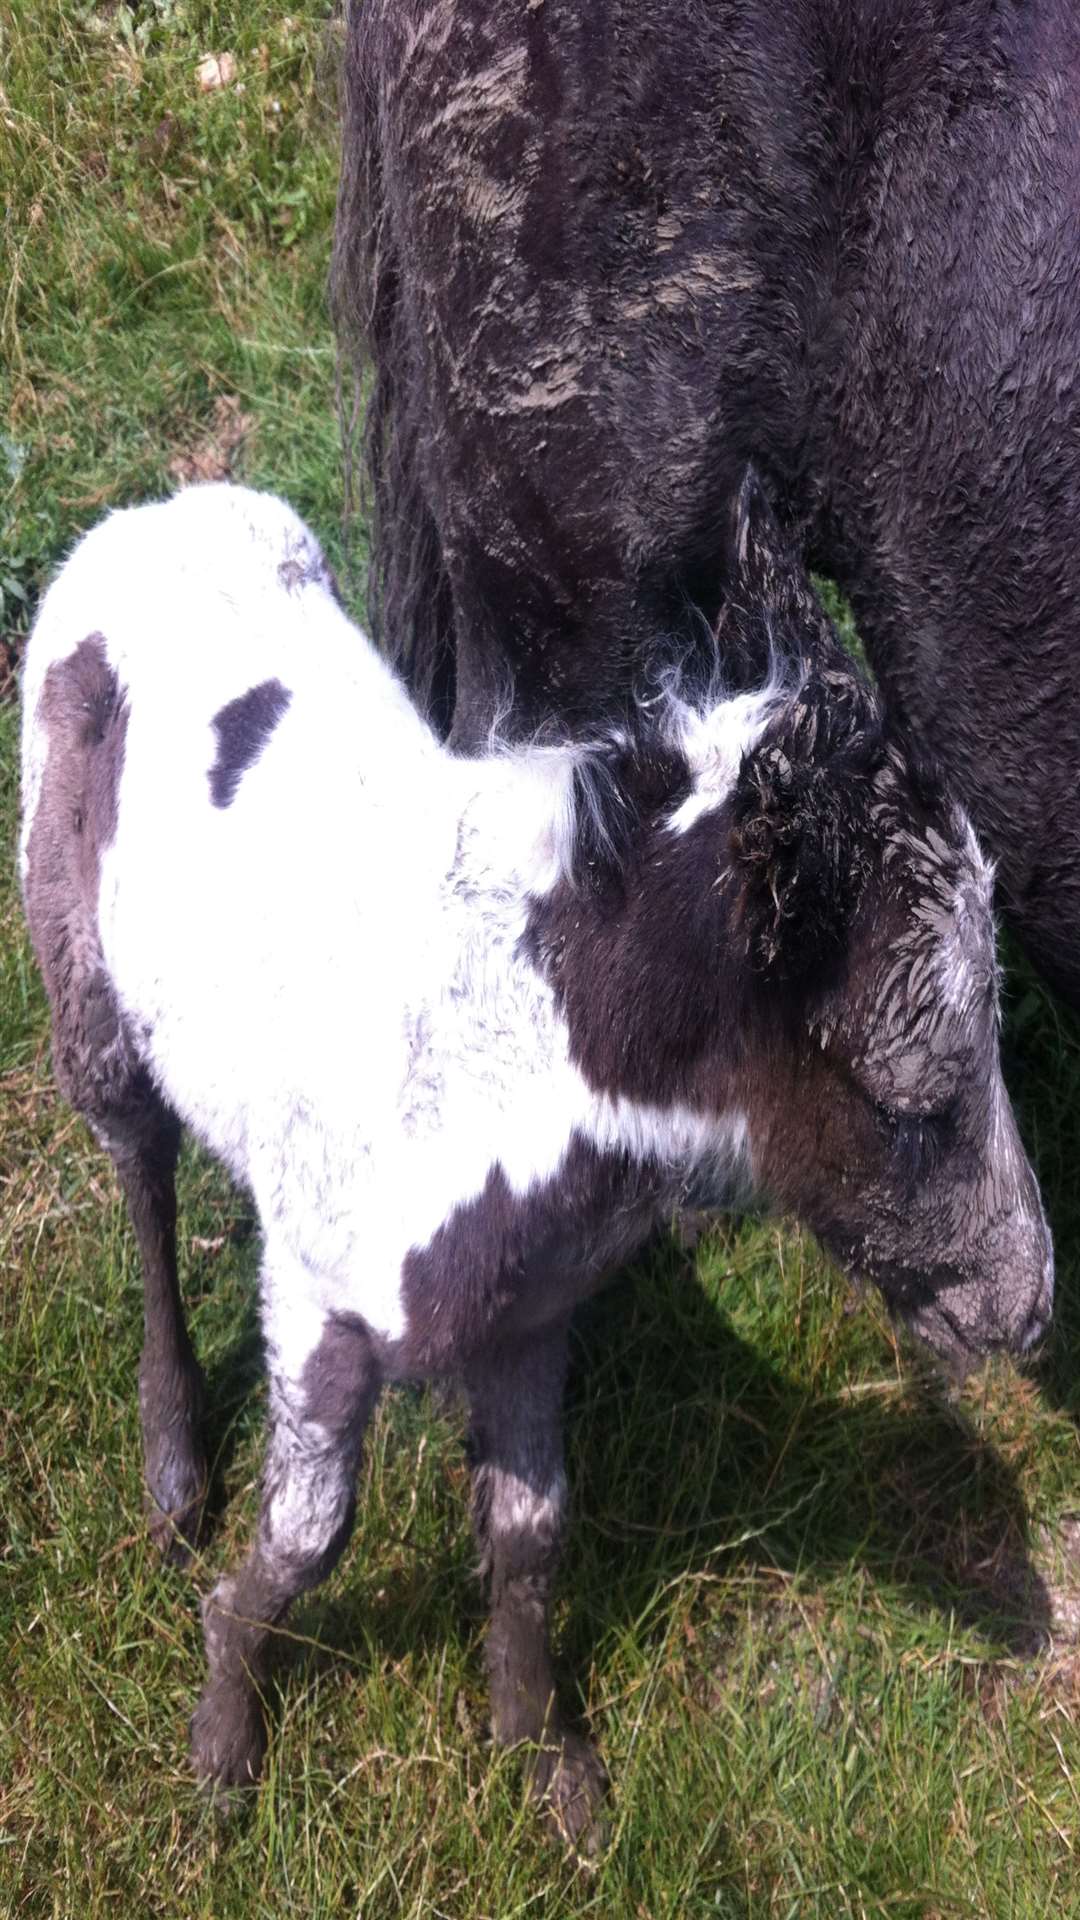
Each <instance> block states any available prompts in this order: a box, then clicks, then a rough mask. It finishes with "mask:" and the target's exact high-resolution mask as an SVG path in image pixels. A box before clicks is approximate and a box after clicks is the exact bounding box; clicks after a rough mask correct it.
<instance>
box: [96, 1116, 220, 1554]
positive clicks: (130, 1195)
mask: <svg viewBox="0 0 1080 1920" xmlns="http://www.w3.org/2000/svg"><path fill="white" fill-rule="evenodd" d="M106 1137H107V1140H108V1145H109V1151H110V1153H111V1154H112V1157H113V1160H114V1162H115V1165H116V1171H117V1174H118V1175H119V1179H120V1185H121V1187H122V1188H123V1191H124V1197H125V1199H126V1200H127V1204H128V1211H129V1212H130V1214H131V1219H132V1224H133V1226H134V1228H135V1237H136V1239H137V1241H138V1244H139V1253H140V1255H141V1258H142V1277H143V1350H142V1360H141V1362H140V1365H139V1412H140V1414H141V1417H142V1435H143V1461H144V1471H145V1474H146V1485H147V1489H148V1492H149V1496H150V1498H149V1503H148V1521H149V1527H150V1534H151V1538H152V1539H153V1540H154V1542H155V1544H156V1545H157V1546H158V1547H159V1548H160V1549H161V1552H162V1553H163V1555H164V1556H165V1558H166V1559H169V1560H172V1561H173V1562H174V1563H176V1564H177V1565H182V1564H183V1562H184V1561H185V1560H186V1559H187V1557H188V1550H189V1547H190V1546H191V1545H193V1544H194V1542H195V1540H196V1539H197V1537H198V1532H199V1525H200V1522H201V1519H202V1510H203V1502H204V1500H205V1498H206V1456H205V1454H204V1452H203V1447H202V1440H201V1436H200V1431H199V1429H200V1423H201V1420H202V1412H203V1401H204V1397H205V1389H204V1382H203V1375H202V1369H201V1368H200V1366H199V1363H198V1361H197V1360H196V1358H195V1355H194V1353H193V1351H192V1347H191V1341H190V1340H189V1338H188V1331H187V1327H186V1325H185V1323H184V1309H183V1306H182V1304H181V1300H180V1285H179V1281H178V1279H177V1272H176V1181H175V1173H176V1157H177V1153H178V1151H179V1147H180V1123H179V1121H178V1120H177V1119H176V1117H175V1115H174V1114H172V1113H170V1112H169V1110H168V1108H167V1107H165V1106H164V1105H163V1104H162V1103H161V1102H160V1101H158V1100H157V1098H156V1096H154V1095H152V1094H149V1093H147V1094H145V1096H144V1098H143V1100H142V1102H141V1105H140V1112H139V1118H138V1125H137V1126H132V1127H130V1128H128V1127H124V1128H122V1129H121V1128H117V1126H116V1125H115V1123H114V1124H113V1125H112V1126H111V1127H110V1128H109V1129H108V1133H107V1136H106Z"/></svg>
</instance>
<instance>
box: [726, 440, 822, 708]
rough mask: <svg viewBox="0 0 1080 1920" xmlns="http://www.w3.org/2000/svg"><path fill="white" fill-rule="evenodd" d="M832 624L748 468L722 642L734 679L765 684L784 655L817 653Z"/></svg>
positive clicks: (736, 514) (732, 546)
mask: <svg viewBox="0 0 1080 1920" xmlns="http://www.w3.org/2000/svg"><path fill="white" fill-rule="evenodd" d="M824 624H825V623H824V617H823V615H822V610H821V607H820V606H819V604H818V601H817V599H816V598H815V595H814V591H813V588H812V587H811V585H810V580H809V577H808V575H807V572H806V569H805V567H804V566H803V563H802V561H801V559H800V557H799V554H798V552H797V550H796V548H795V546H794V544H793V542H792V541H791V540H790V539H789V538H788V537H787V536H786V535H785V534H784V532H783V531H782V529H781V527H780V523H779V521H778V520H777V518H776V514H775V513H774V511H773V508H772V506H771V504H770V502H769V498H768V495H767V494H766V492H765V489H764V487H763V486H762V483H761V480H760V479H759V477H758V473H757V470H756V468H755V467H752V466H750V467H747V469H746V472H745V474H744V475H743V480H742V485H741V486H740V488H739V491H738V494H737V496H736V499H735V503H734V507H733V510H732V516H731V526H730V534H729V540H728V549H727V593H726V597H725V603H724V610H723V612H722V614H721V629H722V630H721V632H720V633H719V634H718V636H717V637H718V641H719V644H720V647H721V650H722V652H723V653H724V654H725V655H727V656H728V658H727V660H726V661H725V666H727V667H728V669H729V671H728V676H727V677H728V678H729V680H733V681H735V682H736V683H738V684H741V683H742V682H743V681H745V682H746V683H747V684H748V685H752V684H754V683H755V682H760V681H761V680H764V679H765V678H766V677H767V676H768V674H769V671H770V668H771V666H772V664H773V662H774V660H775V659H776V658H777V657H778V656H783V657H790V656H791V655H792V654H795V655H798V654H801V653H804V652H809V651H810V650H811V648H812V647H813V645H814V644H815V642H816V640H817V639H818V638H819V637H820V636H821V633H822V628H823V626H824ZM732 668H734V669H735V671H734V672H732V671H731V669H732Z"/></svg>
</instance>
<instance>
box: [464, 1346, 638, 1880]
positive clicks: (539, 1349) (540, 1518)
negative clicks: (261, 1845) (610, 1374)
mask: <svg viewBox="0 0 1080 1920" xmlns="http://www.w3.org/2000/svg"><path fill="white" fill-rule="evenodd" d="M566 1333H567V1323H566V1322H565V1321H563V1322H560V1323H559V1325H558V1326H556V1327H553V1328H548V1329H546V1330H545V1331H543V1332H541V1333H539V1334H533V1335H530V1336H528V1337H527V1338H524V1339H522V1340H521V1341H520V1342H515V1343H513V1344H510V1343H507V1344H506V1345H502V1346H499V1347H496V1348H494V1349H493V1350H492V1351H491V1352H490V1353H488V1354H486V1355H485V1356H484V1358H483V1360H482V1361H477V1362H474V1363H473V1365H472V1366H471V1367H470V1368H469V1370H468V1373H467V1376H466V1383H467V1386H468V1391H469V1404H470V1411H471V1416H472V1431H471V1435H470V1456H471V1463H472V1471H473V1525H474V1527H475V1530H476V1536H477V1541H478V1544H479V1546H480V1550H481V1554H482V1557H483V1567H484V1571H485V1573H486V1574H487V1576H488V1579H489V1582H490V1591H491V1625H490V1628H489V1630H488V1638H487V1665H488V1676H489V1679H490V1683H491V1721H492V1732H493V1733H494V1736H495V1740H496V1742H497V1744H498V1745H499V1746H518V1745H527V1746H528V1747H529V1748H530V1749H531V1751H530V1752H529V1753H528V1754H527V1755H526V1760H525V1766H526V1776H527V1780H528V1785H529V1790H530V1792H531V1793H532V1794H533V1796H534V1797H535V1798H536V1799H537V1800H538V1801H540V1802H541V1803H542V1804H543V1805H544V1807H545V1808H546V1810H547V1812H548V1814H549V1816H550V1818H551V1819H552V1821H553V1822H554V1824H555V1826H556V1828H557V1829H558V1830H559V1832H560V1834H561V1835H563V1836H564V1837H565V1838H567V1839H569V1840H570V1841H572V1842H573V1843H575V1844H576V1845H578V1846H580V1847H582V1848H583V1849H585V1850H586V1851H591V1850H593V1849H594V1848H595V1847H596V1846H597V1845H598V1844H599V1841H600V1838H601V1834H600V1829H599V1826H598V1823H597V1820H596V1814H597V1809H598V1807H599V1804H600V1801H601V1800H602V1798H603V1794H604V1789H605V1787H606V1784H607V1776H606V1774H605V1772H604V1768H603V1765H602V1763H601V1761H600V1759H599V1756H598V1755H597V1754H596V1752H595V1751H594V1749H593V1748H592V1747H591V1746H590V1745H589V1743H588V1741H587V1740H585V1739H583V1738H582V1737H581V1736H580V1735H579V1734H575V1733H571V1732H570V1731H568V1729H567V1728H566V1727H565V1726H564V1725H563V1722H562V1719H561V1716H560V1713H559V1706H558V1701H557V1699H556V1693H555V1675H554V1672H553V1669H552V1663H551V1651H550V1646H549V1642H548V1624H547V1613H548V1597H549V1592H550V1588H551V1582H552V1579H553V1576H554V1573H555V1569H556V1566H557V1564H558V1558H559V1544H560V1536H561V1533H562V1522H563V1514H564V1510H565V1505H566V1475H565V1472H564V1468H563V1449H562V1397H563V1383H564V1380H565V1377H566Z"/></svg>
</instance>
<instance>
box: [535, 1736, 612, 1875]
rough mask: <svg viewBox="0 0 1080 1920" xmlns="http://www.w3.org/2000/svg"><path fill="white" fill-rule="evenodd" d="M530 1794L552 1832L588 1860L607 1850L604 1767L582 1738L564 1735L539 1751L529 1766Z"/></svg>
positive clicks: (592, 1748)
mask: <svg viewBox="0 0 1080 1920" xmlns="http://www.w3.org/2000/svg"><path fill="white" fill-rule="evenodd" d="M527 1777H528V1783H529V1792H530V1793H531V1794H532V1796H533V1799H534V1800H536V1801H537V1802H538V1803H539V1805H540V1806H541V1807H542V1809H543V1812H544V1815H545V1818H546V1820H547V1822H548V1825H549V1826H550V1827H551V1829H552V1831H553V1832H554V1833H555V1834H556V1835H557V1837H558V1838H559V1839H560V1840H561V1841H562V1842H563V1843H564V1845H567V1846H570V1847H572V1848H573V1849H574V1851H575V1853H579V1854H581V1855H582V1856H583V1857H584V1858H585V1859H587V1860H595V1859H596V1857H597V1855H598V1854H600V1853H602V1852H603V1849H604V1847H605V1845H606V1844H607V1822H606V1821H605V1819H604V1818H603V1805H604V1800H605V1798H606V1795H607V1790H608V1777H607V1771H606V1769H605V1767H604V1763H603V1761H602V1760H601V1758H600V1755H599V1754H598V1753H597V1751H596V1748H595V1747H593V1746H590V1744H589V1742H588V1741H587V1740H584V1739H582V1737H581V1736H580V1734H576V1733H566V1734H563V1736H562V1738H561V1740H560V1742H559V1744H558V1746H557V1747H541V1748H539V1749H538V1750H537V1751H536V1752H535V1753H534V1754H533V1755H532V1756H531V1758H530V1760H529V1763H528V1775H527Z"/></svg>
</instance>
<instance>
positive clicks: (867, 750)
mask: <svg viewBox="0 0 1080 1920" xmlns="http://www.w3.org/2000/svg"><path fill="white" fill-rule="evenodd" d="M832 681H833V676H832V675H829V676H828V677H827V678H826V677H825V676H821V675H813V676H811V678H810V679H809V680H808V681H807V682H806V684H805V685H804V686H803V688H802V690H801V691H800V693H799V694H798V695H797V696H796V697H795V698H794V700H793V701H792V702H791V704H790V706H789V707H787V708H786V709H785V713H784V717H783V720H782V721H781V722H780V723H779V724H778V725H776V726H775V727H771V728H769V730H768V731H767V733H766V734H765V735H764V737H763V738H762V739H761V740H760V741H759V742H758V744H757V746H756V747H754V748H753V749H752V750H751V751H750V753H748V754H747V755H746V757H745V758H744V760H743V763H742V767H741V769H740V772H739V779H738V782H737V785H736V789H735V794H734V798H733V803H732V811H733V818H732V827H731V868H730V871H731V874H732V878H733V880H734V882H735V898H734V902H733V907H734V920H735V925H736V927H737V928H738V931H739V933H740V935H741V937H742V939H743V941H744V942H745V951H746V953H747V955H748V957H749V959H750V961H751V963H752V964H753V965H754V966H755V967H756V968H757V969H758V971H759V972H761V973H764V974H767V975H769V976H770V977H772V978H774V979H777V980H797V979H800V978H801V979H805V978H807V976H808V975H810V974H811V973H812V972H813V971H814V970H815V969H816V968H820V967H825V966H827V965H829V964H830V963H831V962H833V961H834V960H836V959H837V958H838V957H839V955H840V954H841V953H842V952H843V950H844V947H845V946H846V943H847V939H848V934H849V929H850V926H851V921H852V917H853V915H854V912H855V909H856V907H857V905H858V902H859V896H860V894H861V893H862V889H863V885H864V883H865V880H866V877H867V874H868V872H869V867H870V839H871V836H870V833H869V821H868V793H869V790H870V762H871V759H872V757H873V745H872V742H873V737H874V730H873V729H872V728H868V727H866V726H860V725H859V724H858V719H857V716H859V715H862V716H863V717H864V718H866V717H870V718H872V714H868V705H869V704H870V703H869V696H868V701H864V702H858V701H855V702H853V703H851V704H850V705H848V706H846V707H845V703H844V702H843V701H841V702H840V703H839V705H838V704H837V693H838V691H839V689H837V688H836V687H835V685H832V684H830V683H831V682H832Z"/></svg>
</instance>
